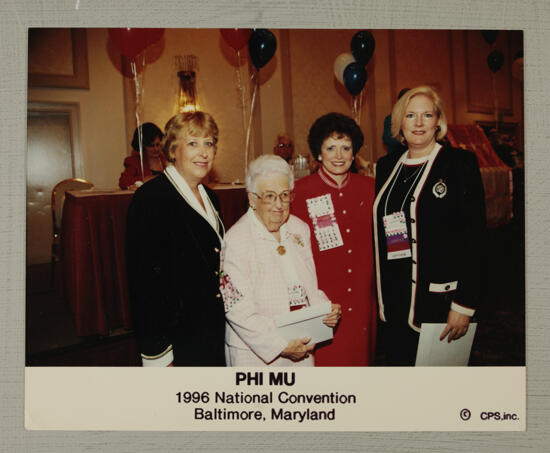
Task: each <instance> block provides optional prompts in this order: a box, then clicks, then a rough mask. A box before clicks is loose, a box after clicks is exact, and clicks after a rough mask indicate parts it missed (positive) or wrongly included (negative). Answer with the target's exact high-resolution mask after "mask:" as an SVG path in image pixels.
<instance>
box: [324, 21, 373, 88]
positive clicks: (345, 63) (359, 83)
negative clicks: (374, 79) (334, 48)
mask: <svg viewBox="0 0 550 453" xmlns="http://www.w3.org/2000/svg"><path fill="white" fill-rule="evenodd" d="M375 44H376V43H375V41H374V37H373V36H372V33H371V32H370V31H367V30H362V31H359V32H357V33H355V35H353V38H352V39H351V45H350V47H351V53H342V54H340V55H338V56H337V57H336V59H335V60H334V75H335V76H336V79H337V80H338V81H339V82H340V83H341V84H343V85H344V86H345V87H346V89H347V90H348V91H349V93H350V94H351V95H352V96H357V95H358V94H359V93H360V92H361V90H363V87H364V86H365V83H366V82H367V71H366V69H365V66H366V65H367V64H368V62H369V61H370V59H371V57H372V55H373V53H374V48H375Z"/></svg>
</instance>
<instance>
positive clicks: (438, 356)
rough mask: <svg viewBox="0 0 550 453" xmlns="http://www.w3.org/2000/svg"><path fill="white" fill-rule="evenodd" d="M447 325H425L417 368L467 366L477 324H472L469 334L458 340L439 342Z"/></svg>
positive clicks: (422, 331) (445, 339)
mask: <svg viewBox="0 0 550 453" xmlns="http://www.w3.org/2000/svg"><path fill="white" fill-rule="evenodd" d="M446 325H447V324H444V323H442V324H429V323H423V324H422V326H421V327H420V339H419V340H418V349H417V351H416V366H467V365H468V360H469V359H470V351H471V349H472V343H473V341H474V335H475V332H476V328H477V323H475V322H474V323H471V324H470V326H469V327H468V332H466V335H464V336H463V337H462V338H459V339H458V340H454V341H451V342H450V343H449V342H448V341H447V337H445V338H444V339H443V340H442V341H440V340H439V337H440V336H441V332H443V329H444V328H445V326H446Z"/></svg>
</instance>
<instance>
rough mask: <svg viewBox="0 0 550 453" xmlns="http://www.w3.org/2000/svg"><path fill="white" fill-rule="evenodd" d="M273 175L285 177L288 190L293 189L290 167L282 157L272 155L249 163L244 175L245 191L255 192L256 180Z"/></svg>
mask: <svg viewBox="0 0 550 453" xmlns="http://www.w3.org/2000/svg"><path fill="white" fill-rule="evenodd" d="M273 173H279V174H281V175H284V176H286V177H287V178H288V184H289V187H290V190H292V189H294V174H293V173H292V169H291V168H290V165H288V164H287V163H286V161H285V160H284V159H283V158H282V157H279V156H276V155H274V154H264V155H263V156H260V157H258V158H257V159H255V160H254V161H252V162H251V163H250V166H249V167H248V174H247V175H246V190H247V191H248V192H256V189H257V187H258V180H259V179H261V178H263V177H265V176H270V175H272V174H273Z"/></svg>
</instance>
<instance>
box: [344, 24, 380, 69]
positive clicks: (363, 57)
mask: <svg viewBox="0 0 550 453" xmlns="http://www.w3.org/2000/svg"><path fill="white" fill-rule="evenodd" d="M375 46H376V42H375V41H374V36H372V33H371V32H370V31H367V30H362V31H358V32H357V33H355V35H353V38H351V46H350V47H351V53H352V54H353V58H355V61H357V63H359V64H362V65H363V66H365V65H366V64H367V63H368V62H369V60H370V59H371V57H372V54H373V53H374V47H375Z"/></svg>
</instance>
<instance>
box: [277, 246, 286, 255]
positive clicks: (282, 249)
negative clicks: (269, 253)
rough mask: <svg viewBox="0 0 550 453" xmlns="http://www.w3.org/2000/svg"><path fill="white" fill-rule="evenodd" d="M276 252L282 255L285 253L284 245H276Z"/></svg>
mask: <svg viewBox="0 0 550 453" xmlns="http://www.w3.org/2000/svg"><path fill="white" fill-rule="evenodd" d="M277 252H278V253H279V255H284V254H285V253H286V249H285V246H284V245H280V246H279V247H277Z"/></svg>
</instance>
